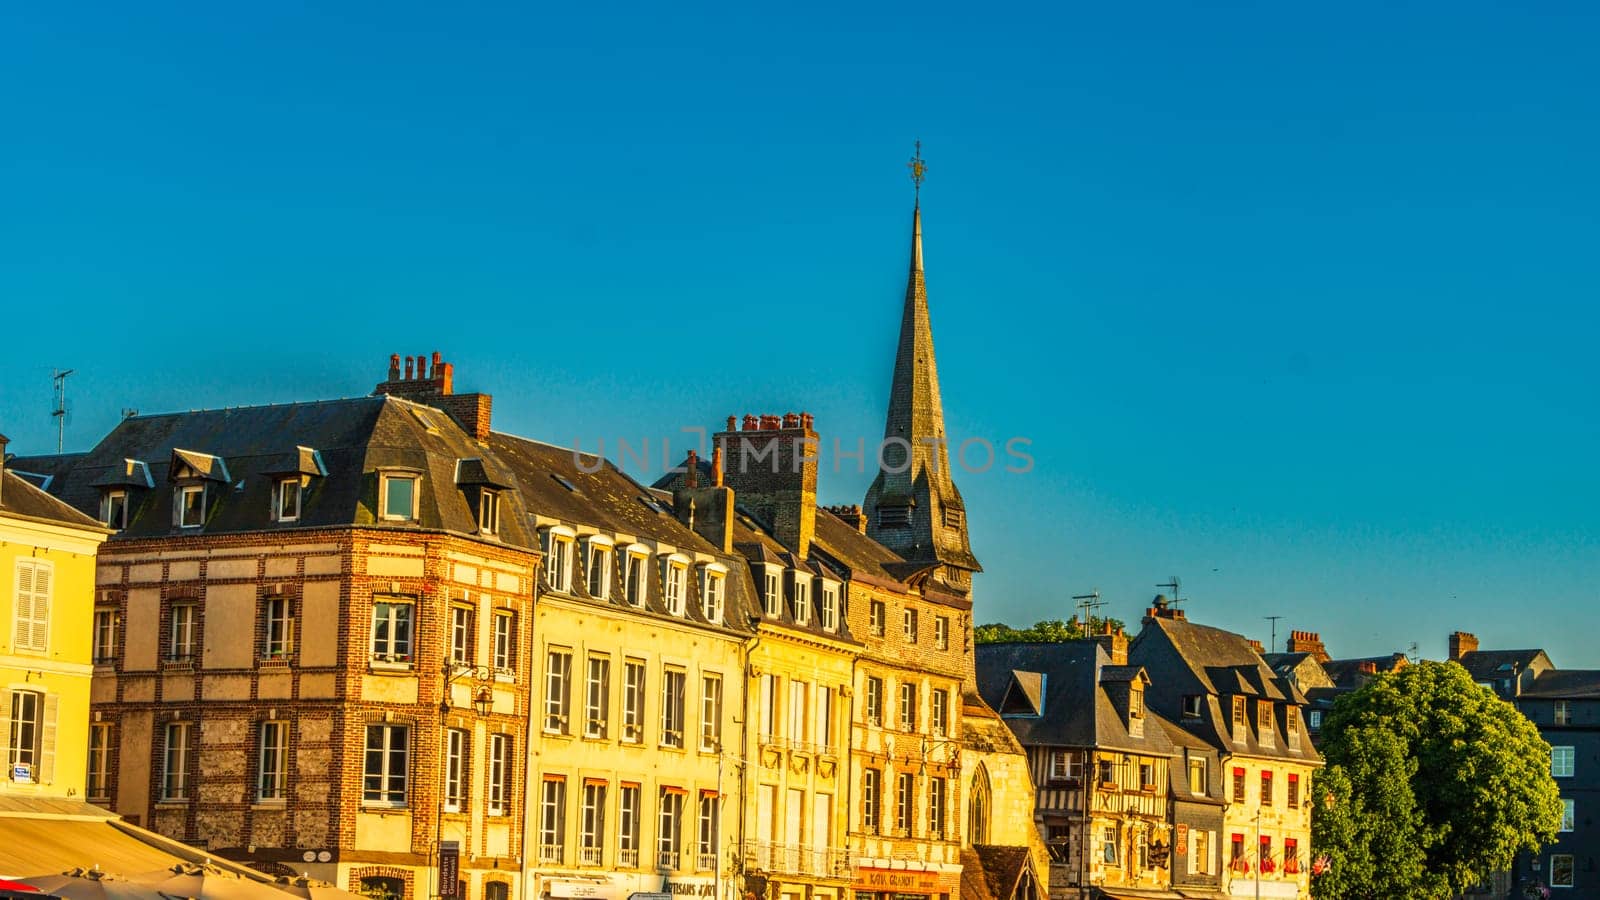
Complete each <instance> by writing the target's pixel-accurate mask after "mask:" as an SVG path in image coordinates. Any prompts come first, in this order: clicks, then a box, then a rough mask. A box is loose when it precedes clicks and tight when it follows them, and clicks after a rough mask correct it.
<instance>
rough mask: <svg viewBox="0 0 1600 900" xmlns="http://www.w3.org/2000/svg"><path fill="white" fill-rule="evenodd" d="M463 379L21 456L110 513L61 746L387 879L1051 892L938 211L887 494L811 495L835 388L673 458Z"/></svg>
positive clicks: (170, 811)
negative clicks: (999, 678)
mask: <svg viewBox="0 0 1600 900" xmlns="http://www.w3.org/2000/svg"><path fill="white" fill-rule="evenodd" d="M455 377H456V376H455V372H454V367H453V366H452V365H451V364H449V363H446V362H444V361H443V360H442V359H441V357H440V355H439V354H438V353H435V354H433V355H432V357H431V359H430V358H425V357H421V356H418V357H414V358H412V357H407V358H404V359H403V360H402V358H401V357H399V356H395V357H392V358H391V359H390V361H389V367H388V372H387V377H386V378H385V379H384V380H383V381H382V382H381V383H379V384H378V385H377V387H376V389H375V390H374V391H373V392H372V393H371V395H370V396H365V397H359V398H355V399H342V400H330V401H320V402H305V403H291V404H286V405H275V406H257V407H242V408H231V409H220V410H209V411H196V412H187V413H176V414H170V415H143V416H132V417H129V418H126V419H124V420H123V421H122V422H121V423H120V424H119V425H118V426H117V427H116V428H115V429H114V430H113V431H111V432H110V433H109V434H108V435H106V436H105V437H104V438H103V439H102V440H100V441H99V442H98V444H96V446H95V447H94V448H93V449H92V450H90V451H88V452H86V453H80V454H68V455H57V456H35V457H23V458H17V459H14V460H12V461H11V462H10V463H9V464H8V465H9V468H10V469H12V470H14V473H13V474H11V475H8V476H7V477H8V478H17V479H21V480H25V481H26V482H27V483H28V486H29V489H30V490H32V489H33V488H38V489H40V490H42V491H43V492H47V493H48V495H49V496H50V498H59V500H60V501H62V502H64V503H65V504H66V505H67V506H70V507H71V508H73V509H75V510H76V511H77V513H75V514H74V515H78V517H79V518H80V519H84V518H86V517H92V518H93V520H95V522H94V523H90V524H91V525H94V524H95V523H101V524H102V525H103V528H102V529H101V530H100V531H99V533H97V534H95V535H94V538H93V540H94V542H96V543H98V542H99V541H104V543H103V544H101V545H100V546H99V548H98V557H97V560H96V561H95V562H94V563H93V574H92V585H91V584H90V583H85V584H82V585H72V586H70V590H72V591H73V592H74V593H76V592H79V591H82V592H84V593H85V594H86V595H87V596H88V597H91V598H92V609H85V610H84V615H83V617H82V618H81V620H79V621H73V622H70V624H68V626H67V631H66V633H64V634H62V635H60V636H58V638H57V641H59V642H66V643H72V645H73V646H74V647H75V646H76V644H78V643H81V644H82V645H83V647H82V648H81V649H83V650H84V651H85V653H84V662H83V663H81V664H80V670H75V674H76V675H78V676H80V681H81V682H82V683H81V685H79V687H75V688H74V689H75V690H77V689H81V690H83V691H86V692H87V693H88V697H87V700H88V706H87V709H86V711H85V713H86V714H85V715H84V716H83V717H82V721H75V722H73V723H72V724H71V725H70V727H69V726H68V725H67V724H65V723H63V724H62V725H61V726H60V727H59V729H58V731H57V733H56V734H55V735H54V736H53V740H52V745H53V742H54V740H59V741H65V742H70V743H75V744H79V745H81V746H83V747H85V748H87V750H86V755H85V756H84V758H83V761H82V769H83V771H82V772H81V777H80V773H78V772H71V773H69V772H65V771H62V769H61V767H59V766H57V767H55V770H54V771H53V772H52V768H51V763H50V761H49V760H48V759H44V760H40V761H39V762H37V763H35V764H34V768H33V769H32V772H33V773H34V774H33V775H32V778H33V779H34V780H42V781H46V782H52V783H54V780H58V779H71V780H73V781H75V782H76V783H79V784H81V785H82V786H83V791H84V793H83V794H82V795H81V796H82V798H83V799H87V800H88V801H90V802H92V803H94V804H98V805H100V806H104V807H106V808H109V809H111V810H113V811H115V812H116V813H118V814H120V815H121V816H122V818H123V820H124V821H125V822H127V823H131V824H134V825H138V826H142V827H143V828H146V829H149V830H150V831H153V832H155V833H158V834H160V835H165V836H167V837H169V838H171V839H173V840H175V841H179V842H183V843H184V844H187V845H190V846H193V847H199V848H203V849H204V851H205V852H206V853H207V854H209V855H213V856H216V857H218V858H225V859H229V860H234V861H238V862H242V863H245V864H248V865H251V866H254V867H257V868H262V869H266V870H269V871H280V872H283V873H291V872H292V873H307V874H309V875H311V876H313V877H318V878H323V879H326V880H328V881H331V882H334V883H335V884H337V885H339V886H340V887H346V888H349V889H351V890H356V891H360V892H362V893H365V894H368V895H371V896H377V897H383V898H392V900H421V898H426V897H450V898H462V900H467V898H470V900H480V898H481V900H511V898H517V900H528V898H533V897H539V898H546V897H549V898H580V897H595V898H616V900H623V898H628V897H634V896H636V895H646V896H649V897H652V898H655V897H667V896H703V897H711V898H760V900H845V898H848V897H852V896H853V897H856V898H861V900H915V898H926V900H949V898H950V897H952V896H957V895H958V896H961V897H965V898H971V900H1032V898H1033V897H1035V896H1038V895H1041V894H1042V892H1043V891H1042V885H1041V884H1040V883H1039V879H1040V877H1041V874H1042V872H1043V870H1044V867H1045V866H1046V865H1047V857H1046V853H1045V850H1044V848H1043V845H1042V843H1041V842H1040V841H1039V839H1038V836H1037V832H1036V830H1035V829H1034V823H1033V818H1034V816H1033V793H1032V791H1031V789H1030V787H1029V783H1030V779H1029V775H1028V761H1027V758H1026V756H1025V755H1024V753H1023V750H1022V748H1021V747H1020V745H1019V744H1018V743H1017V741H1016V739H1015V738H1014V737H1013V735H1012V734H1011V732H1010V730H1009V729H1007V728H1006V726H1005V724H1004V722H1003V721H1002V720H1001V719H1000V717H999V716H998V715H997V714H996V713H995V712H994V711H993V710H992V709H991V708H990V707H989V706H988V705H987V704H986V703H985V702H984V699H983V698H982V696H981V695H980V693H979V691H978V686H977V685H978V682H977V677H976V670H975V665H974V661H975V648H974V646H973V639H972V593H971V591H972V575H973V574H974V573H975V572H977V571H978V570H979V565H978V562H977V559H976V558H975V557H974V555H973V554H972V552H971V549H970V544H969V539H968V532H967V522H966V510H965V507H964V505H963V503H962V500H961V496H960V494H959V492H958V491H957V490H956V487H955V484H954V482H953V480H952V477H951V473H950V464H949V460H948V458H947V455H946V454H944V453H942V452H940V449H941V448H942V447H943V446H944V442H945V433H944V421H943V412H942V408H941V402H940V397H939V386H938V380H937V370H936V368H935V363H934V355H933V344H932V335H931V331H930V327H929V317H928V305H927V295H926V290H925V287H924V281H923V272H922V251H921V213H920V209H918V210H917V211H916V212H915V213H914V217H913V239H912V261H911V266H910V277H909V279H908V284H907V289H906V295H905V301H904V317H903V322H902V329H901V334H900V341H899V346H898V349H897V354H896V359H895V365H894V373H893V381H892V388H891V395H890V400H889V406H888V415H887V422H886V426H885V444H886V445H887V446H890V447H892V448H897V449H898V451H899V456H898V458H897V457H896V456H895V453H894V452H889V453H886V454H884V455H885V457H887V458H886V459H885V460H884V462H883V465H882V471H881V472H880V473H879V475H878V477H877V480H876V481H874V483H873V484H872V487H871V489H870V490H869V492H868V494H867V496H866V498H865V502H864V504H863V505H862V506H860V507H847V508H846V507H832V508H824V507H820V506H819V505H818V502H817V459H816V457H817V453H816V444H817V433H816V431H815V425H814V423H813V421H812V419H811V417H810V416H809V415H802V414H793V413H790V414H785V415H781V416H779V415H752V416H744V417H730V418H728V420H727V423H726V427H725V428H724V429H721V430H720V432H719V433H718V434H717V435H716V439H715V447H716V449H715V450H714V451H713V452H711V453H710V454H703V455H697V454H691V455H690V457H689V459H687V460H686V461H685V465H683V466H681V467H678V471H676V472H675V473H672V474H669V475H668V476H667V477H666V478H664V479H663V480H662V481H661V482H659V483H658V484H656V485H654V486H645V485H642V484H640V483H638V482H636V481H634V480H633V479H632V478H630V477H629V476H628V475H626V474H625V473H624V472H622V471H621V470H620V469H619V468H618V467H617V466H616V465H614V464H613V463H612V462H610V461H608V460H605V459H599V458H596V457H593V456H589V455H585V454H582V453H579V452H577V451H575V450H573V449H566V448H561V447H556V446H552V445H549V444H545V443H541V442H539V441H536V440H530V439H527V438H523V437H517V436H514V435H510V434H506V433H503V432H501V431H497V430H495V429H494V428H493V427H492V423H491V415H492V409H493V404H492V400H491V397H490V396H489V395H488V394H485V393H461V392H457V391H456V389H455ZM706 456H709V457H710V458H709V459H708V458H705V457H706ZM35 492H36V493H38V491H35ZM40 496H41V497H42V496H44V494H43V493H41V494H40ZM47 499H49V498H47ZM57 505H58V506H59V505H60V504H59V503H58V504H57ZM69 512H70V511H69ZM79 514H81V515H79ZM81 552H83V553H84V554H86V557H85V558H90V557H92V554H93V550H92V549H84V550H82V551H81ZM19 571H20V570H19ZM30 590H31V588H30ZM28 596H29V597H32V594H29V595H28ZM21 597H22V595H21V594H19V595H18V598H19V599H18V601H17V602H19V603H21V602H23V601H22V600H21V599H20V598H21ZM28 602H31V600H30V601H28ZM86 605H87V604H86ZM19 608H20V607H19ZM19 615H20V613H19ZM17 621H18V622H19V623H21V622H22V621H23V619H22V618H18V619H17ZM57 621H58V622H63V621H66V620H64V619H60V618H58V619H57ZM22 635H23V626H22V625H21V624H19V625H18V628H17V632H16V634H15V635H12V636H11V637H12V638H13V640H12V645H11V646H10V647H9V648H0V655H3V652H5V651H6V650H9V651H11V652H17V653H26V652H28V649H29V648H30V647H32V648H36V647H37V646H39V645H37V644H29V643H26V642H24V640H23V637H22ZM27 640H33V637H31V636H30V637H28V638H27ZM74 642H75V643H74ZM63 647H64V644H62V643H58V644H56V645H55V648H54V649H55V650H57V651H59V650H61V649H63ZM0 662H3V660H0ZM34 664H35V665H43V663H34ZM17 696H22V694H18V693H17V692H15V691H14V692H13V697H17ZM29 696H31V695H29ZM43 703H44V706H43V707H42V711H35V710H34V709H33V708H32V707H25V706H24V707H18V706H16V705H15V702H14V703H13V713H12V720H11V721H12V723H13V733H15V728H16V727H17V726H16V724H15V723H17V722H19V721H22V720H23V719H27V720H28V721H30V722H41V723H46V724H44V725H43V726H42V727H43V728H45V729H46V731H48V729H49V728H50V725H49V724H48V723H49V722H50V721H51V720H50V712H49V710H52V709H55V706H54V705H53V704H54V703H55V699H54V698H53V696H47V697H45V698H44V700H43ZM18 710H20V712H19V711H18ZM29 717H32V718H29ZM16 744H17V742H16V741H15V740H14V741H13V745H14V746H13V751H12V757H13V761H14V762H15V763H17V765H16V766H14V769H15V770H16V771H18V772H20V771H21V762H20V757H19V756H18V751H17V750H16V746H15V745H16ZM13 780H16V778H15V776H14V779H13Z"/></svg>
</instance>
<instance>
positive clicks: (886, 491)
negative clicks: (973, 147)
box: [863, 160, 982, 594]
mask: <svg viewBox="0 0 1600 900" xmlns="http://www.w3.org/2000/svg"><path fill="white" fill-rule="evenodd" d="M916 162H920V160H917V161H916ZM913 171H914V173H915V174H916V175H920V170H916V169H914V170H913ZM919 183H920V182H919ZM883 440H884V445H883V449H882V452H881V453H880V456H881V458H882V460H883V461H882V464H881V465H880V466H879V469H878V477H877V478H876V479H874V480H873V482H872V487H871V488H869V489H868V490H867V497H866V501H865V503H864V507H865V508H864V510H863V511H864V512H865V513H866V515H867V534H868V535H869V536H871V537H872V538H873V539H875V540H877V541H878V542H879V543H881V544H883V545H884V546H886V547H888V548H890V549H891V550H894V551H895V552H896V553H899V554H900V555H901V556H904V557H905V558H906V559H907V560H908V561H910V562H913V563H924V564H927V565H926V568H927V569H928V570H930V571H929V575H930V577H931V578H932V580H933V581H934V582H935V583H936V584H938V585H939V586H941V587H943V588H944V589H946V590H950V591H954V592H957V593H961V594H966V593H968V592H969V591H971V589H972V573H973V572H978V571H982V567H981V566H980V565H978V560H977V558H976V557H974V556H973V555H972V548H971V544H970V543H969V541H968V539H967V510H966V504H964V503H963V502H962V500H961V492H960V491H958V490H956V485H955V482H954V481H953V480H952V479H951V477H950V451H951V450H952V448H951V447H950V446H949V444H948V442H947V441H946V438H945V431H944V405H943V403H942V402H941V401H940V399H939V367H938V365H937V364H936V363H935V362H934V358H933V329H932V327H931V326H930V325H929V322H928V290H927V285H926V283H925V281H924V277H923V272H922V204H921V202H920V199H919V201H918V203H917V205H916V206H915V207H914V208H913V210H912V213H911V272H910V275H909V277H908V278H907V280H906V298H905V308H904V311H903V312H902V313H901V319H900V345H899V349H898V350H897V351H896V353H895V360H894V379H893V381H892V382H891V384H890V387H889V414H888V418H887V420H886V421H885V422H884V428H883Z"/></svg>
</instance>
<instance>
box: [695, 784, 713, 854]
mask: <svg viewBox="0 0 1600 900" xmlns="http://www.w3.org/2000/svg"><path fill="white" fill-rule="evenodd" d="M717 831H718V828H717V795H716V794H715V793H714V792H712V791H701V792H700V828H699V837H700V839H699V841H697V842H696V846H695V864H694V867H695V868H696V869H699V870H701V871H708V870H715V869H716V868H717Z"/></svg>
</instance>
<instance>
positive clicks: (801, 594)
mask: <svg viewBox="0 0 1600 900" xmlns="http://www.w3.org/2000/svg"><path fill="white" fill-rule="evenodd" d="M794 620H795V622H797V623H799V624H801V625H809V624H811V577H810V576H808V575H802V574H800V573H799V572H796V573H795V574H794Z"/></svg>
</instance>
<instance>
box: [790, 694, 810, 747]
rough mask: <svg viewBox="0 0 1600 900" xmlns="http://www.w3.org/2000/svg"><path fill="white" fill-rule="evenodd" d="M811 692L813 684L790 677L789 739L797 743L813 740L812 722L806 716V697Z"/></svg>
mask: <svg viewBox="0 0 1600 900" xmlns="http://www.w3.org/2000/svg"><path fill="white" fill-rule="evenodd" d="M810 693H811V685H810V684H809V683H808V682H804V681H801V680H800V679H798V678H791V679H789V703H788V707H789V731H788V734H789V740H790V741H791V742H793V743H797V744H806V743H809V742H810V740H811V735H810V734H809V732H810V722H809V721H808V720H807V718H806V706H807V704H806V699H807V697H808V696H809V695H810Z"/></svg>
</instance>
